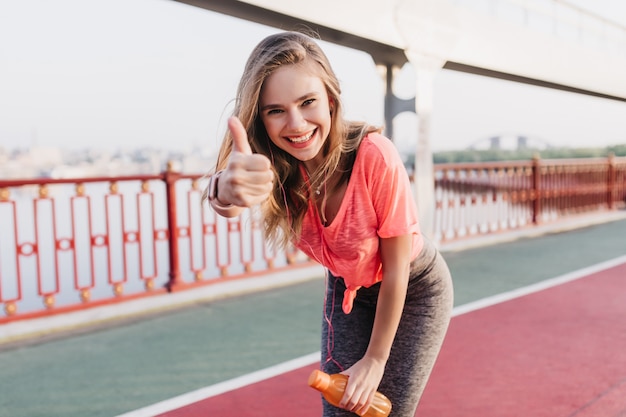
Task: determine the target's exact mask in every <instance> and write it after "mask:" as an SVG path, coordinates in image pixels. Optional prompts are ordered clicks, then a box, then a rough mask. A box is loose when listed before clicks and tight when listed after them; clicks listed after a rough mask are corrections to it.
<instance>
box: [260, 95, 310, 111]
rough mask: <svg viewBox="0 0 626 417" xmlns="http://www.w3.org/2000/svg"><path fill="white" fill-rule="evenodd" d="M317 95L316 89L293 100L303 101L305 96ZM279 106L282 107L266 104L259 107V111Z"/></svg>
mask: <svg viewBox="0 0 626 417" xmlns="http://www.w3.org/2000/svg"><path fill="white" fill-rule="evenodd" d="M317 95H319V93H318V92H317V91H312V92H310V93H306V94H304V95H302V96H300V97H298V98H297V99H295V100H294V101H296V102H297V101H303V100H306V99H307V98H310V97H312V96H317ZM280 107H282V106H281V105H280V104H266V105H265V106H262V107H261V111H263V110H270V109H277V108H280Z"/></svg>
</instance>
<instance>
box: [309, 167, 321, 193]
mask: <svg viewBox="0 0 626 417" xmlns="http://www.w3.org/2000/svg"><path fill="white" fill-rule="evenodd" d="M304 171H305V172H306V176H307V182H308V184H309V186H311V174H310V173H309V170H308V169H306V167H304ZM324 185H326V181H324V182H322V183H321V184H320V185H319V186H317V187H316V188H315V190H314V191H313V192H314V193H315V195H321V194H322V190H321V188H322V186H324ZM311 188H312V187H311Z"/></svg>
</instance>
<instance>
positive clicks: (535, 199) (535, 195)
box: [530, 153, 542, 225]
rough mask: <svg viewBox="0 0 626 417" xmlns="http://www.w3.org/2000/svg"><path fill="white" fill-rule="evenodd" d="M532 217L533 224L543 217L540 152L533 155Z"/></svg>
mask: <svg viewBox="0 0 626 417" xmlns="http://www.w3.org/2000/svg"><path fill="white" fill-rule="evenodd" d="M530 194H531V196H532V197H531V198H532V211H533V214H532V219H533V224H535V225H536V224H539V223H540V221H541V220H540V219H541V196H542V190H541V156H540V155H539V154H538V153H535V154H534V155H533V163H532V190H531V193H530Z"/></svg>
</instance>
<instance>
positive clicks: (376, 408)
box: [309, 369, 391, 417]
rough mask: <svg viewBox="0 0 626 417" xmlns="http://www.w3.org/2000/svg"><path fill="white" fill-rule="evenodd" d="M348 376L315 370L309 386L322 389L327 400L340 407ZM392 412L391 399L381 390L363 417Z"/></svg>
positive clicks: (380, 416) (378, 415)
mask: <svg viewBox="0 0 626 417" xmlns="http://www.w3.org/2000/svg"><path fill="white" fill-rule="evenodd" d="M347 382H348V376H347V375H342V374H332V375H329V374H327V373H324V372H322V371H320V370H317V369H316V370H314V371H313V372H312V373H311V375H310V376H309V386H311V387H312V388H315V389H316V390H318V391H320V392H321V393H322V395H324V398H326V401H328V402H329V403H331V404H332V405H334V406H336V407H339V401H341V398H342V397H343V392H344V390H345V389H346V383H347ZM390 412H391V401H389V398H387V397H385V396H384V395H383V394H381V393H380V392H377V393H376V395H375V396H374V401H373V402H372V405H371V406H370V407H369V408H368V409H367V411H366V412H365V414H360V416H361V417H387V416H388V415H389V413H390Z"/></svg>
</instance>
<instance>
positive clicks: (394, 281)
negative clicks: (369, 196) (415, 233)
mask: <svg viewBox="0 0 626 417" xmlns="http://www.w3.org/2000/svg"><path fill="white" fill-rule="evenodd" d="M411 244H412V238H411V235H403V236H398V237H393V238H381V241H380V253H381V259H382V265H383V280H382V282H381V284H380V292H379V294H378V303H377V306H376V315H375V317H374V327H373V329H372V335H371V337H370V342H369V345H368V348H367V351H366V352H365V355H364V356H363V358H362V359H361V360H360V361H358V362H357V363H355V364H354V366H352V367H351V368H350V369H348V370H347V371H346V372H345V373H346V374H347V375H350V379H349V380H348V385H347V386H346V392H345V394H344V397H343V399H342V403H341V404H340V405H341V406H343V407H344V408H346V409H348V410H350V411H354V412H357V413H362V412H364V411H365V410H366V409H367V408H368V407H369V406H370V404H371V402H372V400H373V399H374V394H375V393H376V390H377V389H378V385H379V384H380V381H381V380H382V377H383V373H384V371H385V364H386V363H387V359H388V358H389V353H390V351H391V345H392V343H393V340H394V338H395V336H396V331H397V330H398V324H399V323H400V317H401V316H402V310H403V308H404V302H405V299H406V292H407V286H408V282H409V269H410V263H411V259H410V256H411Z"/></svg>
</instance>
